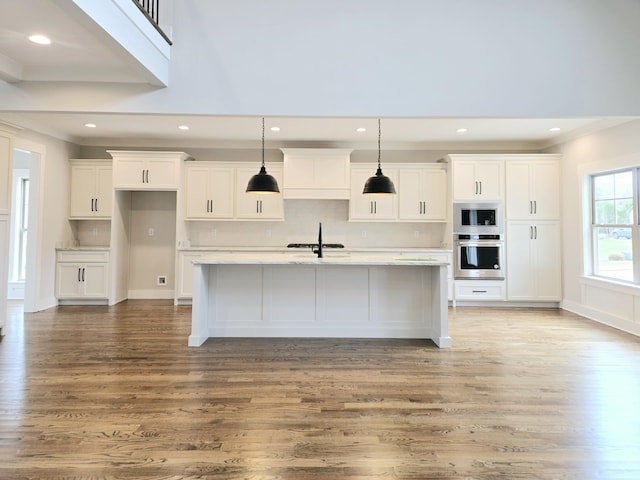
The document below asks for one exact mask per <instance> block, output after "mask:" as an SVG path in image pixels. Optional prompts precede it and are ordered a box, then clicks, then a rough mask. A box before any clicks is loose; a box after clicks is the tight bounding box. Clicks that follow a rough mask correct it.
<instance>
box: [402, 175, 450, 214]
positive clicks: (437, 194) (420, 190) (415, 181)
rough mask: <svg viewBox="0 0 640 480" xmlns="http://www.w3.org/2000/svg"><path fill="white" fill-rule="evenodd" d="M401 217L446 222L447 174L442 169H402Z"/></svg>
mask: <svg viewBox="0 0 640 480" xmlns="http://www.w3.org/2000/svg"><path fill="white" fill-rule="evenodd" d="M399 176H400V185H399V187H400V191H399V194H398V195H399V215H398V216H399V217H400V219H402V220H424V221H427V220H430V221H446V218H447V173H446V171H445V170H443V169H441V168H433V167H427V168H424V167H423V168H408V169H406V168H403V169H400V174H399Z"/></svg>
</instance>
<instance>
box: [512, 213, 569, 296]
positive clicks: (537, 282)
mask: <svg viewBox="0 0 640 480" xmlns="http://www.w3.org/2000/svg"><path fill="white" fill-rule="evenodd" d="M506 245H507V294H508V300H521V301H522V300H536V301H548V302H557V301H559V300H560V298H561V291H562V285H561V275H560V271H561V267H560V223H559V222H557V221H551V222H527V221H510V222H507V239H506Z"/></svg>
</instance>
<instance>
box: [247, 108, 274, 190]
mask: <svg viewBox="0 0 640 480" xmlns="http://www.w3.org/2000/svg"><path fill="white" fill-rule="evenodd" d="M246 192H247V193H280V189H279V188H278V182H277V180H276V179H275V177H274V176H273V175H269V174H268V173H267V169H266V168H265V166H264V117H262V166H261V167H260V171H259V172H258V173H256V174H255V175H254V176H253V177H251V179H250V180H249V184H248V185H247V190H246Z"/></svg>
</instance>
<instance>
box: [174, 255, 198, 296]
mask: <svg viewBox="0 0 640 480" xmlns="http://www.w3.org/2000/svg"><path fill="white" fill-rule="evenodd" d="M202 255H203V253H202V252H181V253H180V254H179V256H178V258H179V260H178V268H179V272H178V298H191V297H192V296H193V263H192V262H193V261H194V260H196V259H198V258H200V257H202Z"/></svg>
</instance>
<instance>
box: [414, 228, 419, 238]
mask: <svg viewBox="0 0 640 480" xmlns="http://www.w3.org/2000/svg"><path fill="white" fill-rule="evenodd" d="M419 236H420V232H419V231H418V230H416V231H414V232H413V238H418V237H419Z"/></svg>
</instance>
